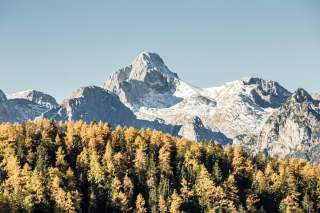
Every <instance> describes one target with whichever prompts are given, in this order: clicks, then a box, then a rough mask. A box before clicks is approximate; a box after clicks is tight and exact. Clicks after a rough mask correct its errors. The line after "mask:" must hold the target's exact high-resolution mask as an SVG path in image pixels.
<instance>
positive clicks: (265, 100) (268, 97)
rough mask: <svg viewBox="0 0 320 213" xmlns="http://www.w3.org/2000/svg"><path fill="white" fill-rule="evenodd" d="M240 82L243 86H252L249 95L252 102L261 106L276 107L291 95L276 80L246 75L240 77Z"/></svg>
mask: <svg viewBox="0 0 320 213" xmlns="http://www.w3.org/2000/svg"><path fill="white" fill-rule="evenodd" d="M242 82H243V84H244V85H245V86H248V87H250V88H252V89H251V91H250V93H251V96H252V98H253V100H254V102H255V103H256V104H258V105H259V106H261V107H271V108H278V107H279V106H280V105H281V104H282V103H284V102H285V101H286V99H287V98H288V97H289V96H290V95H291V93H290V92H289V91H288V90H286V89H285V88H284V87H282V86H281V85H280V84H279V83H278V82H276V81H271V80H264V79H261V78H256V77H246V78H244V79H242Z"/></svg>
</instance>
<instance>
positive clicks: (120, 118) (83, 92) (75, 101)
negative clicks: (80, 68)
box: [43, 86, 135, 125]
mask: <svg viewBox="0 0 320 213" xmlns="http://www.w3.org/2000/svg"><path fill="white" fill-rule="evenodd" d="M43 117H44V118H50V119H55V120H80V119H81V120H84V121H86V122H91V121H107V122H110V123H111V124H114V125H118V124H119V125H133V124H134V123H133V122H134V119H135V116H134V114H133V113H132V112H131V110H130V109H129V108H127V107H126V106H124V105H123V104H122V103H121V101H120V100H119V98H118V97H117V96H116V95H114V94H111V93H110V92H108V91H106V90H104V89H103V88H100V87H97V86H89V87H81V88H80V89H78V90H76V91H75V92H73V93H72V95H71V96H70V97H69V98H68V99H65V100H64V101H63V103H62V105H61V106H60V107H58V108H55V109H52V110H50V111H48V112H46V113H44V115H43Z"/></svg>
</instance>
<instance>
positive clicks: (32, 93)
mask: <svg viewBox="0 0 320 213" xmlns="http://www.w3.org/2000/svg"><path fill="white" fill-rule="evenodd" d="M9 99H25V100H29V101H31V102H33V103H36V104H39V105H40V106H44V107H46V108H48V109H52V108H54V107H57V106H58V103H57V101H56V99H55V98H54V97H52V96H51V95H48V94H46V93H43V92H40V91H37V90H26V91H21V92H16V93H13V94H10V95H9Z"/></svg>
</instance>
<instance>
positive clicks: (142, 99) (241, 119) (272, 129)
mask: <svg viewBox="0 0 320 213" xmlns="http://www.w3.org/2000/svg"><path fill="white" fill-rule="evenodd" d="M319 98H320V95H319V93H318V94H309V93H308V92H307V91H305V90H304V89H302V88H298V89H297V90H296V91H294V92H290V91H288V90H287V89H285V88H284V87H282V86H281V85H280V84H279V83H277V82H275V81H271V80H264V79H261V78H255V77H245V78H243V79H240V80H236V81H233V82H228V83H225V84H223V85H222V86H219V87H211V88H200V87H197V86H193V85H191V84H188V83H186V82H184V81H183V80H181V79H180V78H179V76H178V74H177V73H175V72H173V71H171V70H170V68H168V66H167V65H166V64H165V63H164V61H163V59H162V58H161V57H160V56H159V55H158V54H156V53H149V52H143V53H141V54H139V55H138V56H137V57H136V58H135V59H134V60H133V61H132V63H131V64H129V65H128V66H125V67H124V68H122V69H120V70H118V71H116V72H114V73H113V74H112V75H111V76H109V77H107V79H106V80H105V82H104V84H103V87H98V86H88V87H82V88H79V89H78V90H76V91H75V92H73V93H72V94H71V95H70V97H68V98H66V99H65V100H63V101H62V103H61V104H58V103H57V101H56V100H55V99H54V98H53V97H52V96H50V95H48V94H45V93H43V92H39V91H35V90H28V91H22V92H18V93H14V94H9V95H6V94H5V93H3V92H2V91H1V90H0V122H6V121H7V122H24V121H27V120H34V119H37V118H41V117H42V118H47V119H54V120H59V121H65V120H84V121H86V122H91V121H106V122H108V123H109V124H110V125H112V126H116V125H123V126H134V127H137V128H152V129H157V130H160V131H163V132H166V133H169V134H172V135H174V136H179V137H185V138H187V139H190V140H197V141H209V140H216V141H219V142H220V143H221V144H238V145H242V146H243V147H245V148H246V149H248V150H249V151H251V152H253V153H256V152H258V151H262V152H264V153H266V154H269V155H271V156H274V155H280V156H284V157H286V156H291V157H297V158H302V159H306V160H309V161H311V162H315V163H319V162H320V158H319V157H320V101H319Z"/></svg>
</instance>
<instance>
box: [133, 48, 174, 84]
mask: <svg viewBox="0 0 320 213" xmlns="http://www.w3.org/2000/svg"><path fill="white" fill-rule="evenodd" d="M131 66H132V71H131V72H130V76H129V78H131V79H137V80H153V79H152V78H151V79H145V77H147V74H148V72H159V73H161V74H162V75H164V76H166V77H169V78H170V77H171V78H178V75H177V74H176V73H174V72H172V71H171V70H170V69H169V68H168V67H167V65H166V64H165V63H164V61H163V59H162V58H161V57H160V56H159V55H158V54H157V53H152V52H142V53H140V54H139V55H138V56H137V57H136V58H135V59H134V60H133V62H132V63H131Z"/></svg>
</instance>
